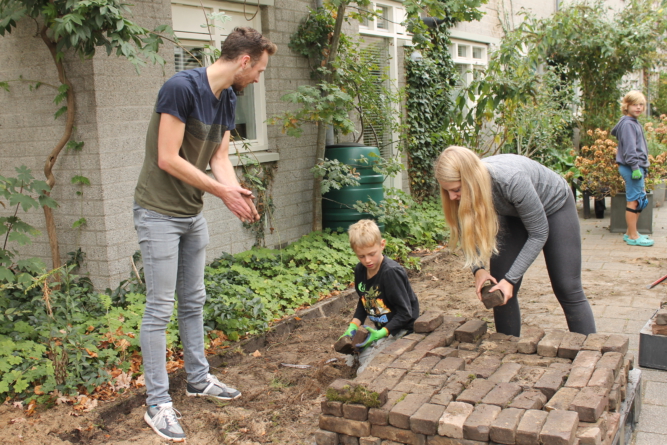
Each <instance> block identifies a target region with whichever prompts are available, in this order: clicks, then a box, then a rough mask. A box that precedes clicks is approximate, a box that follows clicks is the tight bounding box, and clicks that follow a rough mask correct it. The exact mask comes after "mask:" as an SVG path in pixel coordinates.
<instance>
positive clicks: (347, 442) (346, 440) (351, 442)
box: [338, 434, 359, 445]
mask: <svg viewBox="0 0 667 445" xmlns="http://www.w3.org/2000/svg"><path fill="white" fill-rule="evenodd" d="M338 439H339V440H340V445H359V438H358V437H354V436H348V435H346V434H341V435H340V436H338Z"/></svg>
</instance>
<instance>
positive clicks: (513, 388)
mask: <svg viewBox="0 0 667 445" xmlns="http://www.w3.org/2000/svg"><path fill="white" fill-rule="evenodd" d="M520 392H521V386H520V385H518V384H516V383H498V384H497V385H496V387H495V388H493V389H492V390H491V391H490V392H489V393H488V394H487V395H486V396H485V397H484V398H483V399H482V403H485V404H487V405H496V406H499V407H501V408H504V407H506V406H507V405H509V403H510V402H511V401H512V400H514V397H516V396H517V394H519V393H520Z"/></svg>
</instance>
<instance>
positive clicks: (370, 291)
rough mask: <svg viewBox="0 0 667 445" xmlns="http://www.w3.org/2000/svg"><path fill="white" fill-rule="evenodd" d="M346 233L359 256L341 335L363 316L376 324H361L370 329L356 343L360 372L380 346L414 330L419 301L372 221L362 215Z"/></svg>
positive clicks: (354, 328)
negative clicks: (352, 307)
mask: <svg viewBox="0 0 667 445" xmlns="http://www.w3.org/2000/svg"><path fill="white" fill-rule="evenodd" d="M348 234H349V236H350V246H351V247H352V250H354V253H355V254H356V255H357V258H359V264H357V265H356V266H355V268H354V287H355V289H356V290H357V294H358V295H359V303H357V309H356V311H355V312H354V318H353V319H352V321H351V322H350V326H349V327H348V328H347V330H346V331H345V333H344V334H343V335H342V336H341V338H342V337H345V336H350V337H354V334H355V333H356V332H357V329H358V328H359V326H361V323H362V320H365V319H366V317H368V318H369V319H370V320H371V321H372V322H373V323H374V324H375V328H373V327H370V326H364V327H365V328H366V329H367V330H368V332H369V334H368V337H367V338H366V340H365V341H364V342H363V343H359V344H357V345H355V346H356V347H357V348H359V349H360V350H361V351H362V352H361V353H360V354H359V363H360V366H359V369H358V370H357V373H361V372H362V371H363V370H364V369H365V368H366V365H367V364H368V363H369V362H370V361H371V360H372V359H373V357H375V356H376V355H377V354H378V353H379V352H380V351H381V350H382V349H384V348H386V347H387V346H388V345H389V344H391V343H393V342H394V341H396V340H398V339H399V338H401V337H403V336H404V335H406V334H409V333H411V332H412V331H413V326H414V323H415V320H416V319H417V317H419V301H417V296H416V295H415V293H414V292H413V290H412V287H411V286H410V281H408V274H407V272H406V271H405V269H404V268H403V266H401V265H400V264H398V263H397V262H396V261H394V260H392V259H391V258H387V257H386V256H384V254H383V252H384V247H385V244H386V241H385V240H384V239H382V234H381V233H380V229H379V228H378V226H377V224H375V221H372V220H368V219H362V220H361V221H359V222H357V223H355V224H353V225H351V226H350V228H349V229H348ZM389 335H391V336H390V337H388V336H389ZM353 363H354V356H353V355H350V356H349V357H348V365H349V366H352V364H353Z"/></svg>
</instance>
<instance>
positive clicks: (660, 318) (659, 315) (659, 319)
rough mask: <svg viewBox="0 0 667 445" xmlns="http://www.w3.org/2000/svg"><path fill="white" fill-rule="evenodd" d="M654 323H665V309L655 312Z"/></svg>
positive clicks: (666, 314)
mask: <svg viewBox="0 0 667 445" xmlns="http://www.w3.org/2000/svg"><path fill="white" fill-rule="evenodd" d="M655 324H659V325H667V309H660V310H658V312H656V314H655Z"/></svg>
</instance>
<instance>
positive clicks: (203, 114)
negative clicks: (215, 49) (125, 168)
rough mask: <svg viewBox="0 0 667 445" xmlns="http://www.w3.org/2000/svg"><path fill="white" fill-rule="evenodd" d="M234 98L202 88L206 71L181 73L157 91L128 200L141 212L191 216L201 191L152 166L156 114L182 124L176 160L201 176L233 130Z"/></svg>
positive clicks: (155, 160) (155, 153) (198, 205)
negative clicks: (138, 171) (143, 154)
mask: <svg viewBox="0 0 667 445" xmlns="http://www.w3.org/2000/svg"><path fill="white" fill-rule="evenodd" d="M235 109H236V94H235V93H234V91H233V90H232V88H231V87H230V88H227V89H226V90H223V91H222V93H221V94H220V98H219V99H218V98H217V97H215V95H214V94H213V91H212V90H211V86H210V85H209V83H208V77H207V75H206V68H195V69H192V70H186V71H181V72H179V73H176V75H174V76H173V77H172V78H171V79H169V80H168V81H167V82H165V84H164V85H163V86H162V88H161V89H160V92H159V93H158V98H157V101H156V103H155V109H154V111H153V116H152V118H151V121H150V124H149V126H148V133H147V135H146V157H145V158H144V165H143V167H142V169H141V174H140V175H139V181H138V183H137V187H136V190H135V192H134V200H135V202H136V203H137V204H139V205H140V206H141V207H143V208H146V209H149V210H153V211H155V212H158V213H162V214H164V215H170V216H177V217H187V216H193V215H197V214H198V213H200V212H201V210H202V207H203V205H204V202H203V199H202V198H203V195H204V192H203V191H202V190H199V189H198V188H196V187H193V186H191V185H189V184H186V183H185V182H183V181H181V180H179V179H177V178H176V177H174V176H172V175H170V174H169V173H167V172H165V171H164V170H162V169H161V168H160V167H159V166H158V150H157V142H158V130H159V127H160V116H161V113H167V114H171V115H172V116H175V117H177V118H178V119H180V120H181V121H182V122H184V123H185V135H184V137H183V145H182V146H181V149H180V151H179V156H180V157H182V158H183V159H185V160H186V161H188V162H189V163H191V164H192V165H194V166H195V167H197V168H198V169H199V170H201V171H206V168H207V167H208V164H209V162H210V161H211V158H212V157H213V155H214V154H215V152H216V150H217V149H218V148H219V147H220V143H221V142H222V138H223V136H224V135H225V132H226V131H231V130H233V129H234V128H235V124H234V120H235Z"/></svg>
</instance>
